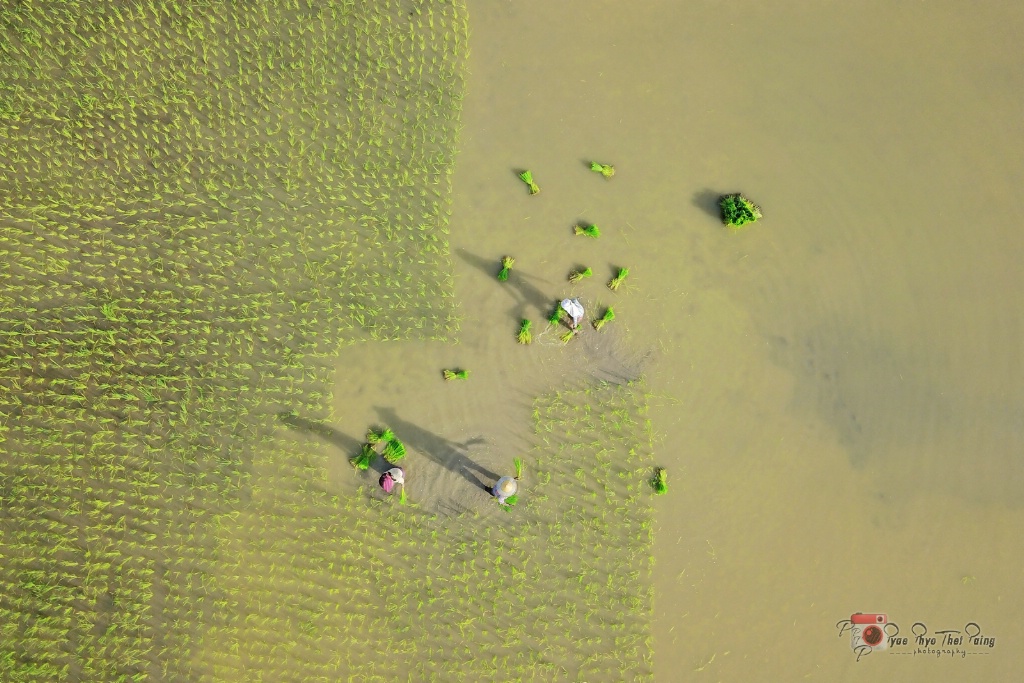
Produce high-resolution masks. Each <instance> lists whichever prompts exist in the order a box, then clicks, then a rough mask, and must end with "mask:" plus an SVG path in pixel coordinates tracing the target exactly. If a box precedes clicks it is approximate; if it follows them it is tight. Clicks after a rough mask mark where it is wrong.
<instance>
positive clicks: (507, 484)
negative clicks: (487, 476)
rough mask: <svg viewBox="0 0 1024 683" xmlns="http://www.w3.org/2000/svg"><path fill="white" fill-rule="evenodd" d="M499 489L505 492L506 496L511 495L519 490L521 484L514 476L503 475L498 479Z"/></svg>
mask: <svg viewBox="0 0 1024 683" xmlns="http://www.w3.org/2000/svg"><path fill="white" fill-rule="evenodd" d="M498 490H499V491H501V492H502V493H504V494H505V495H506V496H511V495H512V494H513V493H515V492H516V491H518V490H519V484H518V483H517V482H516V480H515V479H513V478H512V477H502V478H501V479H500V480H499V481H498Z"/></svg>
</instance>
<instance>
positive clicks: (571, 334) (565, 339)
mask: <svg viewBox="0 0 1024 683" xmlns="http://www.w3.org/2000/svg"><path fill="white" fill-rule="evenodd" d="M578 331H579V328H578V327H577V328H573V329H571V330H569V331H568V332H566V333H565V334H563V335H562V336H561V337H559V339H561V340H562V343H563V344H568V343H569V342H570V341H571V340H572V338H573V337H575V336H576V333H577V332H578Z"/></svg>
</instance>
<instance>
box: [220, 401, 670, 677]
mask: <svg viewBox="0 0 1024 683" xmlns="http://www.w3.org/2000/svg"><path fill="white" fill-rule="evenodd" d="M645 412H646V396H645V395H644V393H643V389H642V386H641V385H628V386H616V385H609V384H598V385H593V386H588V387H582V388H573V389H569V390H566V391H562V392H559V393H557V394H552V395H548V396H543V397H541V398H540V399H538V400H537V401H536V402H535V404H534V427H535V430H534V437H533V439H532V441H533V443H534V447H533V449H532V450H531V451H530V452H529V453H528V454H527V455H526V457H525V465H526V466H525V476H524V479H523V481H522V482H521V485H522V492H523V495H522V496H521V500H520V502H519V504H518V505H516V506H515V507H514V508H513V509H512V511H511V512H505V511H502V510H499V509H498V506H497V505H496V504H495V503H494V502H493V501H484V504H483V505H482V507H481V506H476V507H473V508H472V509H470V510H467V511H464V512H462V513H459V514H455V515H453V516H449V515H444V516H437V515H434V514H430V513H427V512H424V511H422V510H420V509H418V508H417V507H416V506H415V505H408V506H402V505H399V504H398V501H397V500H396V498H397V496H392V497H391V498H387V499H384V498H382V497H381V496H380V495H379V494H378V493H377V491H376V481H375V477H374V481H371V482H369V483H368V484H367V488H366V493H365V494H363V495H358V496H354V497H350V498H347V499H343V500H340V499H338V498H336V497H332V496H330V495H329V494H327V493H326V492H324V491H323V490H322V489H321V488H319V487H318V485H317V483H316V482H319V481H322V480H323V476H324V474H323V469H322V467H323V465H324V463H323V462H322V461H319V460H318V459H316V458H311V459H309V460H307V461H305V462H297V461H295V460H294V459H292V460H289V461H275V460H274V459H273V457H272V456H266V457H258V462H257V463H256V466H257V467H258V468H259V469H260V470H261V472H262V473H263V475H262V476H261V480H262V481H264V482H265V486H264V487H263V488H262V490H261V491H260V492H259V493H258V495H254V497H253V499H252V505H251V506H250V508H249V509H248V510H247V511H246V513H244V515H243V516H242V517H241V518H239V519H238V520H237V524H235V525H233V526H232V528H231V529H230V533H231V534H232V535H233V540H228V541H225V542H224V543H223V547H224V552H223V557H224V560H225V564H224V565H223V569H222V571H221V572H220V574H221V576H220V578H218V586H219V587H220V589H222V590H224V591H225V594H226V595H227V596H228V598H227V599H228V600H229V601H230V603H231V605H232V615H231V617H229V618H226V619H224V620H223V621H222V623H221V624H220V625H219V626H218V627H217V628H216V629H215V630H216V634H215V635H216V638H213V634H212V632H211V633H208V634H207V640H208V641H211V642H210V643H209V646H208V652H207V654H206V656H207V657H209V658H211V664H210V665H209V666H210V668H212V669H219V670H221V671H240V670H246V671H248V672H250V673H249V680H265V681H268V680H273V681H291V680H295V681H298V680H302V681H335V680H360V681H381V682H384V681H396V680H403V681H404V680H413V681H438V682H445V683H447V682H449V681H487V680H509V681H519V680H522V681H529V680H538V681H541V680H543V681H562V680H564V681H577V680H591V681H604V680H609V681H610V680H615V681H621V680H630V681H632V680H650V678H651V661H650V652H651V650H650V643H649V638H650V616H651V610H652V603H651V582H650V570H651V559H652V556H651V542H652V509H651V501H652V498H653V495H654V494H653V492H652V491H651V488H650V485H649V483H648V479H649V477H650V471H651V465H652V462H653V456H652V452H651V436H650V428H649V423H648V421H647V419H646V417H645ZM411 498H412V499H413V500H414V499H415V489H413V491H412V493H411ZM285 528H286V529H287V530H288V531H287V533H282V529H285ZM228 531H229V530H228V529H225V532H228ZM300 670H301V671H302V676H301V677H300V676H298V675H297V674H296V672H297V671H300Z"/></svg>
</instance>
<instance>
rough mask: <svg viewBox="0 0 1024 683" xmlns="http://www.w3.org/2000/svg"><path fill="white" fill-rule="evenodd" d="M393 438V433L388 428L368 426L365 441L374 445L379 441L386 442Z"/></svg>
mask: <svg viewBox="0 0 1024 683" xmlns="http://www.w3.org/2000/svg"><path fill="white" fill-rule="evenodd" d="M394 438H395V433H394V432H393V431H391V429H390V428H388V427H384V428H383V429H374V428H372V427H371V428H370V429H369V431H367V432H366V441H367V443H369V444H370V445H371V446H376V445H377V444H379V443H387V442H388V441H391V440H392V439H394Z"/></svg>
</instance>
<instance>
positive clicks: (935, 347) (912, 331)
mask: <svg viewBox="0 0 1024 683" xmlns="http://www.w3.org/2000/svg"><path fill="white" fill-rule="evenodd" d="M469 9H470V17H471V22H470V27H471V39H470V44H471V46H472V54H471V59H470V62H469V68H470V75H469V78H468V81H467V97H466V101H465V107H464V110H463V118H462V120H463V124H464V129H463V132H462V136H461V140H460V156H459V160H458V164H457V168H456V174H455V179H454V182H455V211H454V214H453V245H454V248H455V251H456V254H458V253H459V250H460V249H466V250H469V251H472V252H473V253H482V254H484V255H490V256H491V257H492V258H494V257H498V256H500V255H501V254H504V253H510V254H513V255H515V256H517V257H518V258H519V262H520V263H521V267H522V269H523V270H524V271H525V270H526V269H527V268H528V267H530V268H532V269H534V273H533V274H534V275H535V276H536V277H538V278H541V277H542V278H545V279H547V280H548V281H549V282H550V283H551V285H552V286H555V285H556V283H557V280H558V279H559V278H560V277H561V273H562V272H564V271H565V269H566V268H567V267H573V266H575V263H573V262H574V261H576V260H577V259H578V260H580V261H581V262H584V263H592V262H593V256H592V255H591V254H588V253H586V252H582V253H581V252H580V251H578V250H577V249H576V248H575V246H576V245H575V243H573V242H570V241H569V239H570V238H563V235H564V234H565V233H564V232H563V231H564V230H565V226H566V224H567V223H568V224H571V223H572V222H573V221H575V220H577V219H585V220H589V221H593V222H595V223H598V224H600V225H601V228H602V231H603V232H602V237H601V238H600V240H598V241H597V243H599V244H601V245H602V246H604V244H605V243H611V244H613V247H612V253H614V255H615V257H614V258H613V259H608V263H607V264H605V263H600V264H599V265H601V266H602V267H605V266H606V265H608V266H610V265H627V266H629V267H630V268H631V275H630V279H631V285H632V290H631V295H632V296H633V297H634V299H633V300H632V301H631V302H630V305H629V306H628V307H627V306H623V307H622V308H621V311H620V310H618V309H617V312H618V313H619V314H620V318H621V322H622V323H624V325H623V329H625V328H627V327H628V333H629V340H630V343H632V344H634V345H636V348H637V350H641V349H651V350H652V351H653V353H652V355H651V356H650V360H649V362H648V364H647V365H646V366H645V370H644V374H645V377H646V379H647V384H648V387H649V389H650V391H651V398H650V403H651V413H650V414H651V420H652V425H653V428H654V431H655V435H656V438H655V444H656V451H655V452H656V457H657V461H658V463H659V464H662V465H665V466H667V467H668V468H669V471H670V472H671V473H672V475H673V480H672V481H673V482H674V483H675V486H674V487H673V488H672V489H671V490H670V492H669V495H667V496H665V497H663V498H659V499H656V500H655V509H656V512H655V519H656V524H655V542H654V545H655V556H656V562H655V569H654V588H655V608H654V609H655V618H654V625H653V633H654V664H655V677H656V679H657V680H666V681H674V680H721V681H731V680H764V679H785V680H790V679H797V678H800V679H807V680H828V681H834V680H853V679H854V678H860V677H864V676H882V677H888V678H898V679H899V680H935V679H941V680H951V681H952V680H1004V679H1008V678H1012V677H1013V675H1015V673H1014V672H1016V671H1017V670H1019V668H1020V665H1021V662H1022V659H1021V655H1020V654H1019V651H1018V649H1017V648H1016V647H1015V646H1014V645H1013V643H1015V642H1016V641H1017V640H1019V639H1020V638H1021V637H1022V634H1021V627H1020V625H1019V618H1018V616H1019V609H1018V606H1019V605H1020V604H1021V598H1022V595H1021V588H1020V586H1021V581H1020V579H1021V566H1022V562H1021V559H1022V558H1021V546H1020V544H1019V542H1017V540H1016V539H1017V538H1018V537H1019V536H1020V532H1021V529H1022V521H1024V515H1022V510H1021V505H1020V501H1021V500H1022V495H1021V494H1022V492H1024V488H1022V487H1024V480H1022V478H1021V469H1020V466H1019V459H1020V456H1021V453H1022V445H1024V442H1022V438H1024V437H1022V435H1024V431H1022V429H1021V425H1022V424H1024V419H1022V418H1024V414H1022V406H1024V401H1022V398H1024V396H1022V389H1021V387H1022V385H1021V381H1020V380H1021V369H1022V368H1021V358H1022V355H1021V351H1022V342H1021V339H1022V337H1021V326H1020V320H1021V313H1022V312H1024V311H1022V307H1021V302H1020V298H1019V297H1017V296H1015V295H1014V294H1013V292H1016V291H1018V290H1019V289H1020V285H1021V276H1020V274H1019V269H1018V268H1017V267H1016V265H1015V262H1016V261H1017V260H1019V258H1020V255H1021V253H1022V247H1024V241H1022V238H1021V233H1020V231H1019V230H1018V229H1017V225H1018V224H1019V219H1018V218H1017V217H1016V215H1015V210H1014V208H1013V204H1012V201H1010V200H1008V199H1005V198H1008V197H1012V196H1014V195H1015V193H1016V192H1017V189H1018V188H1019V187H1020V184H1021V181H1022V179H1024V177H1022V166H1021V161H1020V159H1021V158H1024V157H1022V154H1021V153H1022V151H1024V149H1022V146H1024V143H1022V139H1024V138H1022V137H1021V121H1022V120H1024V119H1022V117H1021V116H1020V114H1021V112H1020V99H1019V96H1018V94H1017V93H1019V92H1021V88H1022V85H1024V83H1022V76H1021V74H1022V73H1024V71H1022V68H1021V67H1022V63H1021V61H1022V60H1021V56H1020V51H1019V50H1018V49H1016V47H1015V37H1014V36H1016V35H1018V34H1019V32H1020V30H1021V27H1022V24H1024V16H1022V12H1021V9H1020V7H1018V6H1017V5H1014V4H1013V3H997V4H995V5H991V6H989V7H986V8H984V9H978V8H974V7H972V8H966V7H963V6H961V5H958V4H957V3H952V2H928V3H921V4H916V5H913V6H909V5H906V6H903V5H901V6H893V5H891V4H890V3H881V2H868V3H858V4H855V5H843V6H839V5H836V4H814V3H783V4H782V5H779V4H778V3H774V4H770V5H769V4H764V3H752V2H739V3H721V2H710V1H709V2H686V3H641V4H637V3H629V4H624V3H612V2H599V3H573V2H568V3H557V4H554V3H540V2H516V3H500V4H498V5H497V6H495V4H492V3H485V2H479V3H473V2H471V3H469ZM590 159H596V160H598V161H603V162H607V163H614V164H615V166H616V171H617V172H616V175H615V177H614V178H613V179H612V180H611V181H609V182H608V183H607V184H606V186H605V187H602V188H600V189H602V190H603V193H602V194H600V195H596V194H595V193H594V188H593V187H592V185H591V183H590V181H591V178H590V177H588V173H587V172H586V171H585V169H583V168H582V162H584V161H586V160H590ZM520 166H524V167H525V166H528V167H529V168H530V169H531V170H532V171H533V173H534V176H535V177H536V178H537V180H538V182H539V183H540V185H541V187H542V189H543V192H542V193H541V194H540V195H538V196H537V197H533V198H531V199H532V200H536V201H532V202H531V203H529V204H528V205H525V206H524V205H523V204H522V203H520V202H516V201H514V199H515V198H513V200H508V199H506V198H505V196H506V195H505V191H504V187H503V186H504V184H505V183H506V182H507V181H506V178H507V176H508V174H509V172H510V169H512V168H516V167H520ZM733 191H742V192H745V193H746V194H747V195H748V196H750V197H751V199H753V200H754V201H755V202H757V203H758V204H760V206H761V207H762V208H763V210H764V213H765V218H764V220H763V221H761V222H759V223H757V224H755V225H754V226H751V227H749V228H747V229H746V230H744V231H740V232H730V231H727V230H723V229H722V228H721V226H720V224H719V223H718V217H717V211H716V209H715V206H714V201H715V199H716V198H717V196H718V195H720V194H722V193H724V192H733ZM497 225H508V226H510V229H509V230H507V231H499V230H497V229H496V226H497ZM562 240H564V241H562ZM597 243H595V244H592V245H582V246H583V247H587V246H597ZM485 244H489V245H491V246H490V250H489V251H485V248H484V246H483V245H485ZM570 245H571V246H570ZM602 253H606V252H602ZM527 264H531V265H529V266H528V265H527ZM456 282H457V287H458V289H459V291H460V292H463V294H461V295H460V299H461V298H462V297H464V296H473V297H476V296H480V294H478V292H480V291H481V290H482V289H483V283H484V279H483V278H482V277H481V276H478V275H477V273H476V272H474V271H473V270H472V269H471V268H466V267H465V266H464V265H463V264H461V263H460V262H459V260H458V259H456ZM857 611H861V612H885V613H887V614H888V618H889V619H890V620H891V621H893V622H895V623H896V624H897V625H898V626H899V627H900V629H901V631H902V633H903V634H904V635H906V634H907V632H908V631H911V630H912V627H913V625H914V624H915V623H919V624H923V625H924V626H925V627H927V628H928V629H929V631H930V632H931V633H934V632H935V631H937V630H946V629H956V630H960V631H961V632H963V631H964V630H965V627H966V626H967V624H969V623H976V624H978V625H979V626H980V627H981V629H982V630H983V632H984V634H985V635H991V636H994V637H996V640H995V645H994V646H993V647H991V648H989V647H988V646H986V645H981V646H978V647H972V648H967V649H968V650H969V651H970V652H971V654H963V655H961V654H960V653H956V654H955V656H953V655H952V654H948V653H940V654H938V655H937V654H935V653H931V654H916V655H914V654H912V653H913V651H914V648H913V647H894V648H893V649H892V654H889V653H874V654H872V655H870V656H868V657H862V658H861V660H860V661H859V662H858V661H856V657H855V656H854V654H853V652H852V650H851V647H850V642H849V637H848V635H849V634H847V637H844V638H840V637H839V632H838V629H837V628H836V624H837V622H840V621H841V620H844V619H849V617H850V615H851V614H852V613H853V612H857ZM919 628H920V627H919ZM890 630H891V629H890ZM971 630H972V632H973V627H972V629H971ZM947 649H953V648H947ZM964 649H965V648H961V650H964ZM908 651H909V652H911V654H899V653H900V652H908Z"/></svg>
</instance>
